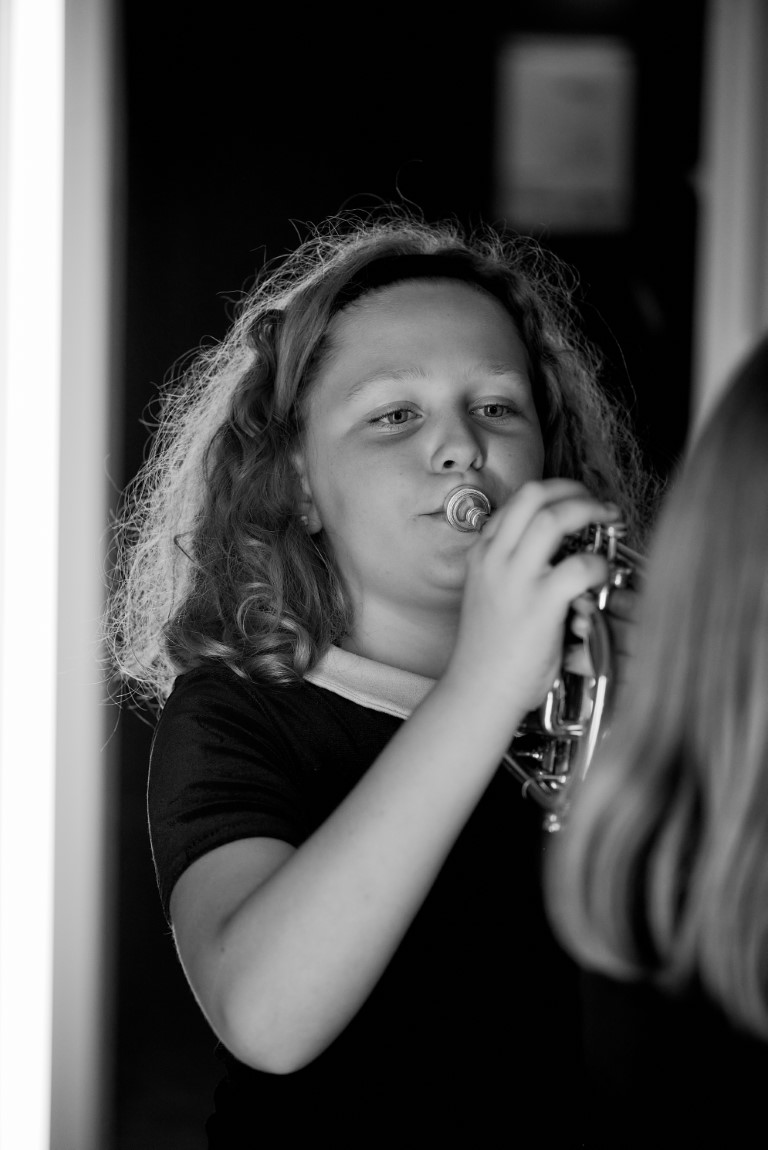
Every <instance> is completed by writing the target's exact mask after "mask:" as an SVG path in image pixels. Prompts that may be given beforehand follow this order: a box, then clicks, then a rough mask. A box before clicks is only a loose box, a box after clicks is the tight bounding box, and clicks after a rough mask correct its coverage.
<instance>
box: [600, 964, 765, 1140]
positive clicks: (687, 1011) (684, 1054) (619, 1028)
mask: <svg viewBox="0 0 768 1150" xmlns="http://www.w3.org/2000/svg"><path fill="white" fill-rule="evenodd" d="M582 994H583V1004H584V1017H585V1028H584V1048H585V1068H586V1074H585V1087H584V1088H585V1096H584V1101H585V1105H586V1107H587V1108H588V1109H589V1112H590V1114H591V1121H590V1128H589V1134H590V1136H589V1140H588V1143H587V1145H589V1146H594V1147H601V1148H602V1147H605V1148H606V1150H608V1148H609V1147H610V1148H611V1150H613V1148H614V1147H621V1148H622V1150H625V1148H626V1150H645V1148H646V1147H651V1146H653V1147H664V1148H666V1147H670V1148H672V1147H674V1148H675V1150H677V1148H682V1147H686V1148H687V1147H689V1146H691V1147H698V1146H702V1147H705V1146H706V1147H709V1146H713V1147H723V1148H727V1150H731V1147H733V1148H734V1150H749V1148H750V1147H755V1148H757V1147H761V1146H764V1145H765V1142H766V1134H765V1096H766V1089H767V1088H768V1043H766V1042H763V1041H761V1040H760V1039H758V1038H756V1037H753V1036H752V1035H750V1034H748V1033H746V1032H745V1031H744V1030H742V1029H740V1028H738V1027H736V1026H734V1025H733V1024H732V1023H731V1022H730V1021H729V1020H728V1018H726V1016H725V1015H724V1013H723V1012H722V1011H721V1010H720V1009H719V1008H718V1007H717V1006H716V1005H715V1004H714V1003H713V1002H712V1001H711V999H710V998H709V997H708V996H707V995H706V994H705V993H704V992H703V990H702V989H701V988H700V987H691V988H690V989H689V990H687V991H686V992H685V993H676V994H674V995H672V994H667V993H665V992H663V991H661V990H659V989H657V988H656V987H654V986H652V985H651V984H650V983H648V982H642V981H640V982H625V981H619V980H614V979H611V978H608V977H605V976H604V975H600V974H596V973H586V972H585V974H584V976H583V980H582Z"/></svg>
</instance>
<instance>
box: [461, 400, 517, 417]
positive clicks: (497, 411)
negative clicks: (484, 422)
mask: <svg viewBox="0 0 768 1150" xmlns="http://www.w3.org/2000/svg"><path fill="white" fill-rule="evenodd" d="M517 410H518V409H517V408H516V407H515V406H514V405H513V404H511V403H502V402H501V400H493V401H492V402H489V403H481V404H479V406H477V407H473V408H472V411H473V412H475V413H477V414H478V415H481V416H482V417H483V419H492V420H500V419H509V418H510V417H511V416H513V415H516V414H517Z"/></svg>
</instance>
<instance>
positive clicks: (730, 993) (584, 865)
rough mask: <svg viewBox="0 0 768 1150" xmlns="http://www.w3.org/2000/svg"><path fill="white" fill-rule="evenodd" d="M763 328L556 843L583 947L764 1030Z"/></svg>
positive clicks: (767, 856)
mask: <svg viewBox="0 0 768 1150" xmlns="http://www.w3.org/2000/svg"><path fill="white" fill-rule="evenodd" d="M767 445H768V338H766V339H764V341H763V342H762V343H761V344H760V345H759V346H758V347H757V348H756V350H755V351H754V352H753V354H752V356H750V357H749V358H748V360H747V361H746V362H745V364H744V366H743V367H742V370H741V371H740V372H739V373H738V374H737V376H736V377H735V378H734V379H733V381H732V384H731V386H730V387H729V388H728V389H727V391H726V392H725V393H724V395H723V396H722V397H721V398H720V400H719V402H718V403H717V405H716V406H715V407H714V409H713V410H712V412H711V414H709V416H708V419H707V421H706V424H705V427H704V429H703V430H702V431H701V432H700V433H699V435H698V436H697V437H696V439H695V441H694V443H693V445H692V447H691V450H690V454H689V455H688V456H687V458H685V459H684V461H683V462H682V464H681V465H680V466H679V469H678V471H677V473H676V475H675V476H673V478H672V481H671V486H670V489H669V491H668V493H667V495H666V496H665V499H664V502H663V504H662V508H661V512H660V515H659V520H658V528H657V531H656V532H654V539H653V543H652V546H651V550H650V555H649V560H648V568H647V572H646V587H645V591H644V592H643V595H642V602H641V612H640V616H641V620H640V621H641V625H640V627H639V636H640V645H639V649H638V652H637V658H636V664H635V667H634V669H633V671H632V673H631V675H630V676H629V678H628V681H627V686H626V693H625V695H624V697H623V699H622V700H619V701H618V709H617V713H616V715H615V717H614V721H613V726H612V730H611V733H610V734H609V736H608V737H607V739H606V742H605V745H604V749H603V750H602V751H601V753H600V754H599V755H598V756H596V758H595V761H594V762H593V764H592V766H591V767H590V772H589V774H588V776H587V778H586V780H585V781H584V783H583V785H582V786H581V788H580V789H579V791H578V793H577V794H576V795H575V798H574V802H573V805H572V809H571V812H570V815H569V819H568V823H567V826H566V827H565V829H564V830H563V831H561V832H560V834H559V835H558V841H557V842H556V843H555V844H554V846H553V849H552V850H551V851H550V852H548V856H549V857H548V866H547V871H546V889H547V898H548V904H549V909H550V914H551V918H552V923H553V926H554V928H555V930H556V932H557V933H558V935H559V936H560V938H561V940H562V941H563V943H564V945H565V946H566V947H567V949H569V950H570V951H571V953H572V954H574V955H575V956H576V957H577V959H579V960H580V961H581V962H582V963H583V964H584V965H586V966H588V967H592V968H596V969H598V970H601V971H603V972H605V973H608V974H611V975H613V976H618V977H620V978H644V979H648V980H650V981H651V982H652V983H656V984H658V985H659V986H662V987H666V988H668V989H670V990H672V991H675V990H678V989H683V988H688V987H690V986H695V985H699V986H703V987H704V988H705V990H706V991H707V992H708V993H709V994H710V995H711V996H712V998H713V999H714V1000H715V1001H716V1002H718V1003H719V1004H720V1006H721V1007H722V1008H723V1009H724V1011H725V1012H726V1013H727V1014H728V1015H729V1017H731V1018H732V1020H734V1021H735V1022H736V1023H737V1024H739V1025H741V1026H743V1027H745V1028H747V1029H749V1030H751V1031H752V1032H754V1033H756V1034H758V1035H760V1036H762V1037H764V1038H768V514H766V493H767V492H768V446H767Z"/></svg>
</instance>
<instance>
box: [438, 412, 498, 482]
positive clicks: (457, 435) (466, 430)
mask: <svg viewBox="0 0 768 1150" xmlns="http://www.w3.org/2000/svg"><path fill="white" fill-rule="evenodd" d="M484 463H485V447H484V444H483V441H482V438H481V435H480V431H479V429H478V427H477V425H476V424H475V423H473V422H472V420H471V419H470V418H468V417H467V416H465V415H464V414H463V413H462V414H461V415H458V414H456V415H452V416H450V417H447V418H446V419H444V420H443V421H441V423H440V424H439V425H438V427H437V428H436V434H435V442H434V446H433V450H432V458H431V466H432V470H433V471H435V472H444V471H471V470H475V471H478V470H479V469H480V468H481V467H482V466H483V464H484Z"/></svg>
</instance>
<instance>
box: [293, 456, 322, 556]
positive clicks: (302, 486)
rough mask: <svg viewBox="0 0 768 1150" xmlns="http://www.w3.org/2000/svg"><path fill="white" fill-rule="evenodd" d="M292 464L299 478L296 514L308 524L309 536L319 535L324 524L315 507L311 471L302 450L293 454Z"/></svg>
mask: <svg viewBox="0 0 768 1150" xmlns="http://www.w3.org/2000/svg"><path fill="white" fill-rule="evenodd" d="M291 462H292V463H293V467H294V470H295V472H296V476H297V478H298V483H297V496H296V514H297V515H298V516H299V517H300V518H301V519H302V521H304V522H305V523H306V529H307V533H308V534H309V535H317V533H318V531H322V529H323V523H322V520H321V518H320V512H319V511H318V509H317V507H316V506H315V501H314V499H313V497H312V485H311V483H310V481H309V469H308V468H307V460H306V455H305V453H304V450H303V449H302V448H300V447H297V448H296V449H295V450H294V451H292V452H291Z"/></svg>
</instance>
